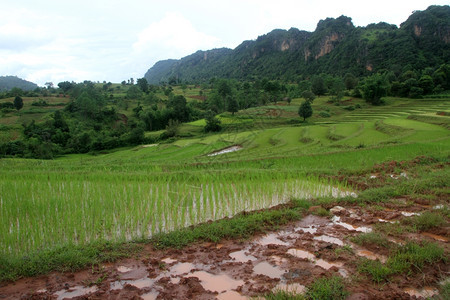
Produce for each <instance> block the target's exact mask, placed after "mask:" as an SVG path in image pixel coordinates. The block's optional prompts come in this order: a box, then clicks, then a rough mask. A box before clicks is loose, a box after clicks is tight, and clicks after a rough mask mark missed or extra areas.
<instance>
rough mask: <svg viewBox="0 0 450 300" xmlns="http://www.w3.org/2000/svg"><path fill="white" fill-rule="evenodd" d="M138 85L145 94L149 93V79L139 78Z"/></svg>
mask: <svg viewBox="0 0 450 300" xmlns="http://www.w3.org/2000/svg"><path fill="white" fill-rule="evenodd" d="M137 85H138V86H139V88H140V89H141V90H142V91H143V92H144V93H148V82H147V79H145V78H139V79H138V80H137Z"/></svg>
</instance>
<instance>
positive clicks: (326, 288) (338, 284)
mask: <svg viewBox="0 0 450 300" xmlns="http://www.w3.org/2000/svg"><path fill="white" fill-rule="evenodd" d="M347 295H348V292H347V291H346V290H345V286H344V281H343V279H342V278H341V277H337V276H333V277H331V278H320V279H318V280H316V281H315V282H314V283H313V284H312V285H310V286H309V287H308V290H307V291H306V299H324V300H325V299H330V300H332V299H333V300H336V299H345V298H346V297H347Z"/></svg>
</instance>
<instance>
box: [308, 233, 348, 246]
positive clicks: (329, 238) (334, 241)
mask: <svg viewBox="0 0 450 300" xmlns="http://www.w3.org/2000/svg"><path fill="white" fill-rule="evenodd" d="M314 239H315V240H318V241H323V242H327V243H332V244H336V245H339V246H344V242H343V241H342V240H340V239H338V238H335V237H332V236H329V235H321V236H315V237H314Z"/></svg>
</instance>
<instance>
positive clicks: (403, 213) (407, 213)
mask: <svg viewBox="0 0 450 300" xmlns="http://www.w3.org/2000/svg"><path fill="white" fill-rule="evenodd" d="M400 213H401V214H402V215H403V216H405V217H412V216H419V215H420V213H415V212H409V211H401V212H400Z"/></svg>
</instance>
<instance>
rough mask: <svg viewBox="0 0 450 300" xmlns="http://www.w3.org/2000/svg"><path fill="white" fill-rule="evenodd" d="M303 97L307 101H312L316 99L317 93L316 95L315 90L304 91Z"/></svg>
mask: <svg viewBox="0 0 450 300" xmlns="http://www.w3.org/2000/svg"><path fill="white" fill-rule="evenodd" d="M302 97H303V98H304V99H305V100H306V101H307V102H310V103H312V102H313V101H314V99H316V95H314V93H313V92H311V91H304V92H303V93H302Z"/></svg>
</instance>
